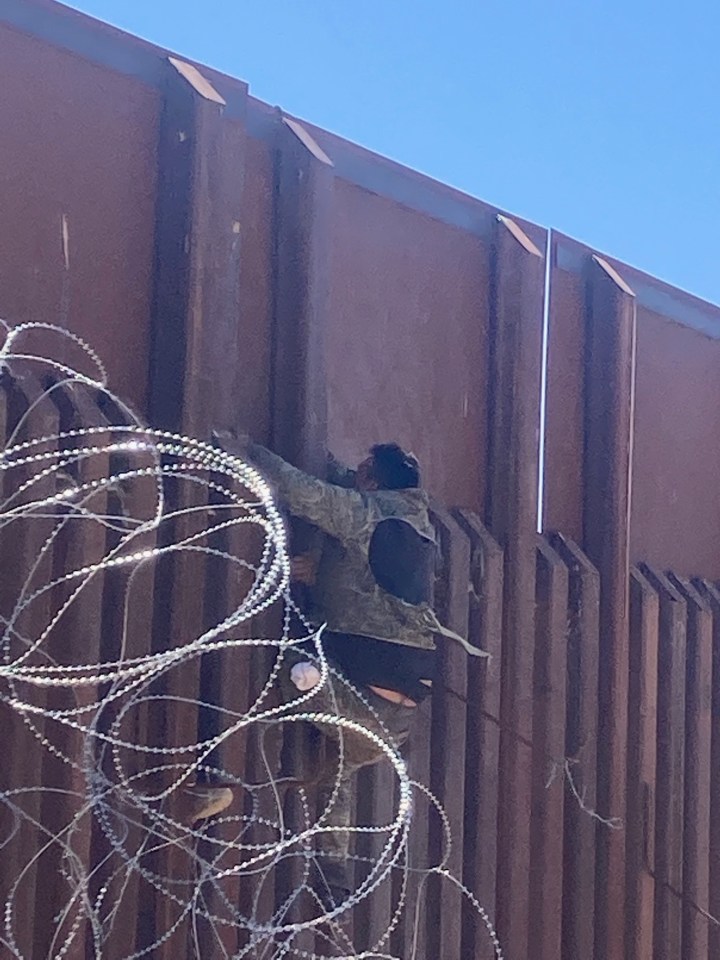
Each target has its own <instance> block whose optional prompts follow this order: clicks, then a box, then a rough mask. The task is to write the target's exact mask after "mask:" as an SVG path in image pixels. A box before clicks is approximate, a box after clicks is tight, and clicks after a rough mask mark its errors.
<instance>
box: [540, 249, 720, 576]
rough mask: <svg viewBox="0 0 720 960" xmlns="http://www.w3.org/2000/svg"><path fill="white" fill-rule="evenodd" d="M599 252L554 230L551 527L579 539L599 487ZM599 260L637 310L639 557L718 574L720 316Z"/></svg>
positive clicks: (634, 546)
mask: <svg viewBox="0 0 720 960" xmlns="http://www.w3.org/2000/svg"><path fill="white" fill-rule="evenodd" d="M592 256H593V251H592V250H590V249H589V248H588V247H585V246H583V245H582V244H579V243H577V242H576V241H574V240H571V239H570V238H568V237H565V236H563V235H561V234H558V233H553V237H552V243H551V286H550V304H551V308H550V321H549V350H548V378H547V380H548V389H547V418H546V442H545V458H544V464H545V500H544V504H545V515H544V525H545V529H548V530H562V531H563V532H566V533H568V535H570V536H572V537H573V538H574V539H577V540H578V542H580V543H583V542H584V540H583V537H584V531H583V520H582V517H583V510H582V502H583V491H584V490H585V489H586V487H587V486H588V484H590V483H591V482H592V474H589V473H588V471H587V467H586V465H585V463H584V454H583V450H584V429H585V425H586V418H587V402H588V398H587V392H586V363H587V349H588V348H587V337H586V334H585V331H586V329H587V323H588V317H587V313H588V309H589V301H588V289H587V283H586V270H587V266H586V265H587V261H588V260H589V259H590V258H591V257H592ZM603 259H604V261H605V262H606V263H607V265H608V266H609V268H610V269H612V270H614V271H615V272H616V273H617V275H618V277H619V278H620V279H621V281H623V282H625V283H626V284H627V285H628V286H629V288H630V289H631V290H632V291H633V293H634V295H635V299H636V303H637V308H636V309H637V342H636V362H635V393H634V431H633V449H632V458H633V465H632V504H631V525H630V549H631V557H632V560H633V562H647V563H651V564H654V565H655V566H658V567H659V568H660V569H673V570H675V571H676V572H677V573H678V574H681V575H683V576H702V577H710V578H713V577H718V576H720V551H718V548H717V544H718V542H719V540H720V529H719V528H718V524H719V523H720V521H718V520H717V519H716V518H718V517H720V501H719V499H718V498H720V493H718V490H717V484H716V483H715V482H714V478H715V477H716V476H717V475H718V473H719V472H720V447H719V446H718V444H717V443H716V442H715V437H716V434H717V428H716V424H717V418H718V410H720V387H719V386H718V378H717V377H716V376H715V371H716V369H717V367H718V365H719V364H720V308H718V307H715V306H713V305H712V304H709V303H706V302H704V301H702V300H699V299H698V298H697V297H693V296H691V295H690V294H686V293H684V292H683V291H680V290H677V289H675V288H673V287H671V286H669V285H668V284H665V283H662V282H661V281H659V280H656V279H655V278H653V277H650V276H648V275H647V274H644V273H641V272H640V271H638V270H634V269H633V268H632V267H629V266H627V265H626V264H623V263H620V262H619V261H616V260H613V259H612V258H609V257H608V258H603Z"/></svg>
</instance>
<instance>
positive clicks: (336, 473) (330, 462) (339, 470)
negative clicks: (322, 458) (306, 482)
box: [327, 453, 356, 490]
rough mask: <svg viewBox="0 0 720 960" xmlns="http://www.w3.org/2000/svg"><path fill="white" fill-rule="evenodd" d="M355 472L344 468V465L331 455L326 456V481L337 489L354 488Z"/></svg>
mask: <svg viewBox="0 0 720 960" xmlns="http://www.w3.org/2000/svg"><path fill="white" fill-rule="evenodd" d="M355 476H356V471H355V470H351V469H350V467H346V466H345V464H344V463H341V462H340V461H339V460H337V459H336V458H335V457H334V456H333V455H332V454H331V453H328V456H327V480H328V483H334V484H335V486H337V487H345V488H346V489H348V490H349V489H351V488H352V487H354V486H355Z"/></svg>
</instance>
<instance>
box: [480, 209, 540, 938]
mask: <svg viewBox="0 0 720 960" xmlns="http://www.w3.org/2000/svg"><path fill="white" fill-rule="evenodd" d="M492 270H493V274H492V276H493V297H492V302H491V309H492V341H493V346H492V362H491V365H490V390H489V397H488V404H489V406H490V418H489V419H490V423H489V429H488V437H489V451H490V454H489V456H490V464H489V466H490V467H491V470H490V471H489V477H488V487H489V496H488V511H487V517H488V527H489V529H490V532H491V533H492V535H493V536H494V537H495V539H496V540H497V541H498V542H499V544H500V546H501V547H502V548H503V549H504V551H505V553H504V556H505V577H504V584H505V591H504V597H503V645H502V664H501V695H500V723H501V734H500V796H501V798H502V802H501V803H500V806H499V816H498V875H497V924H498V932H499V934H500V937H501V940H502V942H503V944H504V948H505V950H506V951H507V952H508V954H509V955H510V956H521V957H523V956H526V955H527V953H528V947H529V941H528V937H529V924H530V909H531V906H530V899H529V892H530V891H529V886H528V874H529V870H530V814H531V802H532V738H533V660H534V647H535V640H534V616H535V573H536V557H535V553H536V534H535V526H536V515H537V487H538V464H537V434H538V426H539V419H540V417H539V405H540V341H541V317H542V308H543V260H542V256H541V255H540V252H539V250H538V249H537V247H536V246H535V245H534V244H533V243H532V241H531V240H529V238H528V237H527V235H526V234H524V233H523V232H522V231H521V230H520V229H519V228H518V227H517V226H516V225H515V224H514V223H512V222H511V221H508V220H506V219H501V220H498V221H497V223H496V225H495V234H494V238H493V256H492Z"/></svg>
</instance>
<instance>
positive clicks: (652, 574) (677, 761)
mask: <svg viewBox="0 0 720 960" xmlns="http://www.w3.org/2000/svg"><path fill="white" fill-rule="evenodd" d="M642 572H643V574H644V575H645V576H646V577H647V579H648V580H649V581H650V583H651V584H652V586H653V587H654V588H655V589H656V590H657V592H658V595H659V598H660V639H659V646H658V691H657V780H656V788H655V798H656V799H655V878H656V887H655V934H654V940H655V956H656V957H657V960H674V958H676V957H679V956H681V955H682V954H681V948H682V914H683V904H682V895H681V891H682V882H683V876H682V875H683V822H684V784H685V679H686V640H687V604H686V602H685V600H684V599H683V596H682V594H681V593H680V592H679V591H678V590H677V588H676V587H675V586H674V585H673V583H672V582H671V580H670V579H669V578H668V577H666V576H664V575H663V574H660V573H658V572H657V571H655V570H653V569H651V568H647V567H643V568H642Z"/></svg>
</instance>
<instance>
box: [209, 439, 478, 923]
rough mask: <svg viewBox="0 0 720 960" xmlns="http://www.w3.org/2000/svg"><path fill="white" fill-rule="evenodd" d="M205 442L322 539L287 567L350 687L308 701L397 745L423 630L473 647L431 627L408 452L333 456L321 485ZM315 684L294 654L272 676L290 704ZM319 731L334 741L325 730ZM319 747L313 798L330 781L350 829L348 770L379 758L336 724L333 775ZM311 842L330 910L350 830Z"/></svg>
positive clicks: (242, 444)
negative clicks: (238, 463)
mask: <svg viewBox="0 0 720 960" xmlns="http://www.w3.org/2000/svg"><path fill="white" fill-rule="evenodd" d="M216 441H217V442H218V443H219V444H220V445H221V446H222V447H223V449H224V450H225V451H226V452H227V453H230V454H233V455H236V456H238V457H240V458H241V459H246V460H249V461H250V462H251V463H253V464H254V465H255V466H256V467H257V468H258V470H259V471H260V472H261V473H262V474H263V475H264V476H265V478H266V479H267V480H268V481H269V482H270V483H271V484H273V485H274V487H275V491H276V495H277V498H278V500H279V502H280V504H281V505H282V506H283V507H284V508H285V509H286V510H287V511H288V512H289V513H290V514H291V515H292V516H293V517H296V518H299V519H302V520H305V521H308V522H310V523H312V524H314V525H315V526H316V527H317V528H318V529H319V530H321V531H322V532H323V534H324V535H325V537H324V539H323V543H322V550H321V551H319V550H316V551H314V552H313V553H312V554H307V555H304V556H301V557H296V558H294V560H293V575H294V577H295V579H297V580H299V581H302V582H305V583H306V584H309V585H311V586H312V597H313V605H314V609H313V616H314V619H315V620H316V623H317V624H318V625H322V624H324V625H325V627H326V629H325V630H324V632H323V634H322V644H323V649H324V652H325V655H326V657H327V659H328V661H329V662H330V664H331V666H332V667H333V668H334V669H335V670H337V672H338V673H339V674H340V675H341V676H342V677H344V678H345V679H346V680H347V681H348V682H349V683H350V684H351V685H352V687H353V688H354V690H353V689H351V688H350V687H348V686H347V685H345V684H342V683H335V684H331V685H325V686H324V687H322V688H321V689H319V691H318V700H315V699H313V700H312V701H310V705H309V707H308V709H314V710H322V711H323V712H330V713H333V714H334V713H336V711H340V713H341V714H342V715H343V716H344V717H345V718H347V719H353V720H357V722H359V723H361V724H362V725H363V726H364V727H365V728H367V729H370V730H373V732H376V733H378V734H380V735H382V736H383V737H386V736H387V734H388V733H389V734H390V736H391V737H392V739H393V741H394V742H395V744H396V745H398V746H399V745H400V744H401V743H403V742H404V741H405V740H406V739H407V736H408V734H409V731H410V727H411V723H412V719H413V716H414V711H415V709H416V707H417V705H418V704H419V703H420V702H421V701H422V700H424V699H426V698H427V697H428V696H429V694H430V693H431V690H432V683H433V679H434V677H435V672H436V653H435V640H434V638H435V637H436V636H438V635H439V636H442V637H444V638H448V639H451V640H454V641H456V642H458V643H460V644H462V646H463V647H464V648H465V650H466V651H467V652H468V653H470V654H472V655H475V656H483V655H484V654H483V652H482V651H480V650H478V649H477V648H475V647H472V646H471V645H470V644H469V643H468V642H467V641H466V640H464V639H463V638H462V637H460V636H458V635H457V634H455V633H453V632H452V631H451V630H448V629H446V628H445V627H444V626H442V625H441V624H440V623H439V621H438V619H437V617H436V616H435V613H434V611H433V609H432V606H431V600H432V584H433V571H434V559H435V550H436V545H435V539H434V532H433V528H432V525H431V523H430V518H429V514H428V503H429V498H428V495H427V493H426V492H425V491H424V490H423V489H421V487H420V468H419V465H418V462H417V460H416V459H415V457H413V456H412V455H411V454H407V453H405V452H404V451H403V450H402V449H401V448H400V447H399V446H398V445H397V444H395V443H389V444H379V445H377V446H374V447H373V448H372V449H371V451H370V453H369V455H368V457H367V458H366V459H365V460H363V462H362V463H361V464H360V465H359V466H358V468H357V470H355V471H347V470H345V469H343V468H341V467H340V466H339V464H337V463H336V462H334V461H333V462H332V463H331V468H330V479H329V481H322V480H319V479H317V478H316V477H312V476H309V475H308V474H306V473H303V472H302V471H300V470H298V469H296V468H295V467H293V466H291V465H290V464H288V463H286V462H285V461H284V460H283V459H282V458H281V457H279V456H277V455H276V454H274V453H271V452H270V451H269V450H267V449H265V448H264V447H262V446H260V445H259V444H256V443H251V442H250V441H249V440H248V439H247V438H232V437H228V436H222V437H219V436H218V437H216ZM319 680H320V672H319V670H318V667H317V666H316V664H315V663H314V662H313V660H312V658H311V657H308V656H306V655H304V654H301V653H298V654H297V655H296V656H295V657H294V659H293V662H291V663H290V664H289V666H288V669H287V671H286V672H285V673H284V674H283V676H282V677H281V685H282V689H283V693H284V696H285V697H286V699H288V700H292V699H294V698H296V697H298V696H300V695H301V694H302V693H304V692H306V691H308V690H310V689H312V688H313V687H314V686H316V685H317V684H318V682H319ZM355 691H357V693H356V692H355ZM358 694H359V695H358ZM318 701H322V703H320V702H318ZM368 706H369V707H370V708H371V709H368ZM378 720H379V721H380V723H381V724H382V727H384V728H385V729H384V731H383V729H382V727H381V726H380V724H379V723H378ZM324 731H325V733H326V734H328V736H329V737H330V738H332V739H333V740H334V741H337V739H338V729H337V728H336V727H326V728H324ZM330 754H331V755H330V759H329V763H328V764H327V767H326V768H325V769H323V770H322V771H320V772H319V773H318V774H317V775H316V777H315V783H316V784H317V788H318V791H319V794H320V797H321V802H323V804H325V803H326V802H329V800H330V798H331V797H332V794H333V791H334V790H335V788H336V785H337V793H336V796H335V800H334V802H333V805H332V807H331V808H330V810H329V813H328V817H327V821H326V822H327V823H328V826H331V827H338V828H342V827H347V826H349V825H350V815H351V809H352V777H353V774H354V773H355V772H356V771H357V770H358V769H360V768H361V767H363V766H367V765H369V764H373V763H376V762H377V761H379V760H380V759H381V758H382V756H383V752H382V750H381V749H380V748H379V747H377V746H376V745H374V744H373V743H372V741H371V740H369V739H368V738H367V737H360V736H352V734H351V733H348V732H345V733H344V735H343V765H342V768H341V770H340V775H339V778H338V761H337V749H336V750H335V751H334V756H333V753H332V751H331V752H330ZM319 840H320V850H319V856H318V864H319V867H320V871H321V877H322V883H321V884H320V887H321V889H320V891H319V892H320V893H321V895H322V896H323V899H324V901H325V902H326V903H327V905H329V906H331V907H332V906H336V905H339V904H340V903H341V902H343V901H344V900H345V899H346V898H347V897H348V895H349V894H350V891H351V884H350V876H349V864H348V845H349V834H348V833H347V832H346V831H343V830H342V829H340V830H338V831H337V832H329V833H326V834H321V835H320V838H319Z"/></svg>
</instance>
